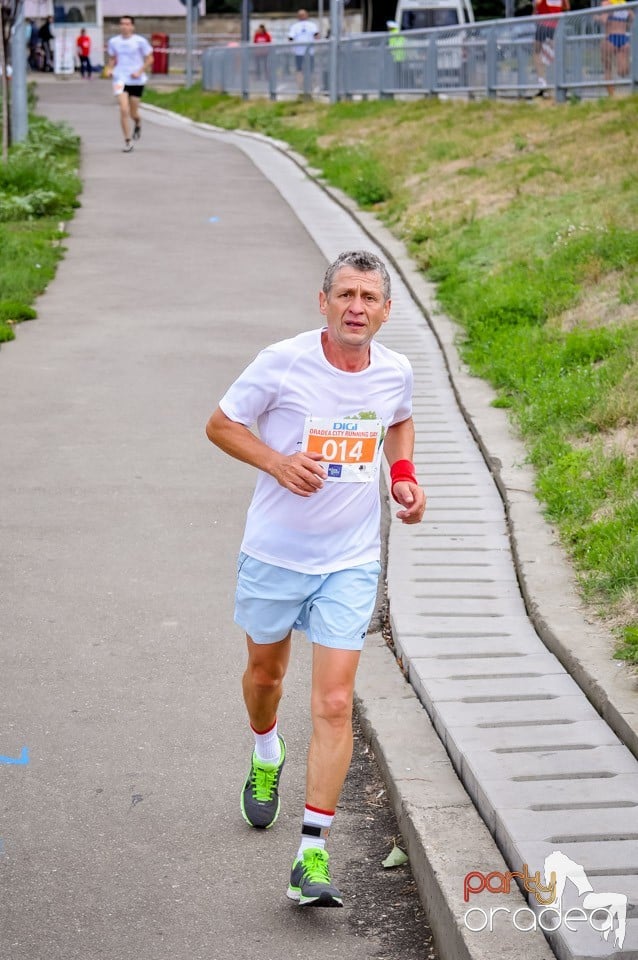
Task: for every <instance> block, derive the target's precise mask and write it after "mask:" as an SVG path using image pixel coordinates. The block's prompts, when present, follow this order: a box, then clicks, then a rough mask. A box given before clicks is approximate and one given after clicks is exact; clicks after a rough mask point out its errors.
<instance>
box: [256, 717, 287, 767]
mask: <svg viewBox="0 0 638 960" xmlns="http://www.w3.org/2000/svg"><path fill="white" fill-rule="evenodd" d="M250 729H251V730H252V732H253V734H254V736H255V754H256V756H257V759H258V760H261V761H263V762H264V763H279V761H280V760H281V744H280V742H279V734H278V733H277V720H276V719H275V722H274V723H273V725H272V727H269V728H268V730H255V728H254V727H253V725H252V723H251V725H250Z"/></svg>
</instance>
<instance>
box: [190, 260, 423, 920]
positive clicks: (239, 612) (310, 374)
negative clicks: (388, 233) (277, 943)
mask: <svg viewBox="0 0 638 960" xmlns="http://www.w3.org/2000/svg"><path fill="white" fill-rule="evenodd" d="M390 308H391V299H390V277H389V274H388V270H387V267H386V266H385V264H384V263H383V261H382V260H381V259H380V258H379V257H377V256H376V255H375V254H373V253H370V252H368V251H365V250H356V251H347V252H345V253H342V254H340V256H339V257H337V259H336V260H335V261H334V263H332V264H331V265H330V266H329V267H328V270H327V271H326V274H325V277H324V280H323V285H322V289H321V292H320V294H319V312H320V313H321V314H322V316H323V317H324V320H325V326H323V327H320V328H318V327H316V328H315V329H313V330H308V331H306V332H303V333H301V334H298V335H297V336H296V337H293V338H291V339H289V340H283V341H280V342H279V343H275V344H272V345H271V346H269V347H267V348H266V349H264V350H262V351H261V353H260V354H259V355H258V356H257V357H256V358H255V359H254V360H253V362H252V363H251V364H250V365H249V366H248V367H247V368H246V369H245V370H244V371H243V373H241V374H240V375H239V377H238V378H237V379H236V380H235V382H234V383H233V384H232V385H231V386H230V387H229V389H228V390H227V391H226V393H225V394H224V396H223V397H222V399H221V400H220V401H219V406H218V407H217V409H216V410H215V412H214V413H213V414H212V416H211V417H210V419H209V421H208V424H207V426H206V434H207V436H208V438H209V440H211V441H212V443H214V444H215V445H216V446H218V447H219V448H220V449H221V450H223V451H224V452H225V453H227V454H229V455H230V456H231V457H234V458H236V459H237V460H240V461H242V462H244V463H248V464H251V465H252V466H253V467H255V468H256V469H257V483H256V487H255V493H254V496H253V499H252V502H251V505H250V507H249V509H248V516H247V519H246V527H245V531H244V537H243V541H242V544H241V548H240V549H241V552H240V554H239V560H238V565H237V566H238V574H237V591H236V595H235V622H236V623H237V624H238V625H239V626H240V627H241V628H242V629H243V630H244V631H245V632H246V645H247V659H248V662H247V666H246V670H245V672H244V675H243V694H244V702H245V705H246V711H247V714H248V721H249V723H250V730H251V740H252V742H253V749H252V753H251V760H250V767H249V772H248V776H247V778H246V781H245V783H244V785H243V788H242V790H241V798H240V806H241V812H242V816H243V817H244V819H245V820H246V821H247V823H248V824H249V825H250V826H251V827H255V828H257V829H261V830H267V829H269V828H270V827H272V826H273V825H274V823H275V821H276V820H277V818H278V815H279V808H280V798H279V781H280V777H281V773H282V769H283V766H284V762H285V759H286V744H285V742H284V739H283V737H282V736H281V734H280V733H279V732H278V725H277V710H278V706H279V702H280V699H281V696H282V692H283V680H284V676H285V674H286V670H287V667H288V662H289V659H290V654H291V645H292V631H293V629H297V630H303V631H304V632H305V633H306V635H307V637H308V639H309V641H310V642H311V643H312V676H311V697H310V712H311V717H312V735H311V738H310V745H309V749H308V752H307V760H306V793H305V808H304V814H303V821H302V824H301V837H300V843H299V848H298V851H297V854H296V856H295V858H294V860H293V864H292V870H291V874H290V882H289V885H288V891H287V895H288V897H289V898H290V899H291V900H294V901H296V902H297V903H298V904H299V905H300V906H302V907H308V906H316V907H341V906H343V897H342V895H341V893H340V891H339V889H338V887H336V886H335V884H334V883H333V882H332V878H331V875H330V868H329V855H328V853H327V851H326V849H325V847H326V839H327V836H328V833H329V831H330V827H331V825H332V820H333V818H334V816H335V810H336V807H337V802H338V800H339V796H340V794H341V789H342V786H343V783H344V780H345V777H346V773H347V771H348V767H349V766H350V760H351V757H352V706H353V695H354V681H355V675H356V672H357V667H358V664H359V658H360V655H361V650H362V648H363V646H364V642H365V638H366V633H367V630H368V623H369V621H370V617H371V616H372V613H373V610H374V605H375V600H376V594H377V581H378V577H379V572H380V570H381V567H380V563H379V554H380V529H379V528H380V517H381V505H380V498H379V472H380V465H381V464H380V461H381V458H382V456H383V455H385V458H386V459H387V461H388V464H389V465H390V476H391V481H392V482H391V494H392V497H393V498H394V500H395V501H396V503H397V504H398V506H399V508H400V509H399V510H398V512H397V514H396V515H397V517H398V518H399V519H400V520H401V521H402V522H403V523H404V524H416V523H419V522H420V521H421V519H422V517H423V512H424V510H425V493H424V491H423V489H422V487H421V486H419V483H418V481H417V478H416V472H415V467H414V464H413V462H412V458H413V451H414V422H413V419H412V381H413V375H412V368H411V366H410V363H409V361H408V359H407V358H406V357H405V356H403V355H402V354H399V353H396V352H394V351H392V350H389V349H388V348H387V347H385V346H382V345H381V344H379V343H377V341H376V340H375V336H376V334H377V333H378V331H379V330H380V328H381V327H382V325H383V324H384V323H385V322H386V320H387V319H388V317H389V314H390ZM254 424H257V427H258V430H259V434H258V435H256V434H255V433H253V432H252V429H251V428H252V426H253V425H254ZM220 735H222V736H223V731H220Z"/></svg>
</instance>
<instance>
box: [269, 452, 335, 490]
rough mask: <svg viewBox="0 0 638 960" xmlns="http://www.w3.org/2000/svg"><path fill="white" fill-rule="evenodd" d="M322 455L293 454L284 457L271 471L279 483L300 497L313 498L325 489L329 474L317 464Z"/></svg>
mask: <svg viewBox="0 0 638 960" xmlns="http://www.w3.org/2000/svg"><path fill="white" fill-rule="evenodd" d="M321 459H322V456H321V454H320V453H293V455H292V456H290V457H282V458H281V460H280V461H279V462H278V463H277V464H276V466H275V467H274V469H273V470H272V471H271V474H272V476H273V477H274V478H275V480H276V481H277V483H279V484H280V485H281V486H282V487H285V488H286V490H290V492H291V493H296V494H297V496H299V497H311V496H312V494H313V493H316V492H317V490H320V489H321V488H322V487H323V481H324V480H325V478H326V476H327V474H326V471H325V470H324V468H323V467H322V466H320V464H319V463H318V462H317V461H318V460H321Z"/></svg>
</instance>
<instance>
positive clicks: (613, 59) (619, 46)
mask: <svg viewBox="0 0 638 960" xmlns="http://www.w3.org/2000/svg"><path fill="white" fill-rule="evenodd" d="M624 3H625V0H603V2H602V3H601V6H602V7H611V9H610V11H609V13H603V14H599V15H598V16H597V18H596V19H597V20H601V21H602V22H603V23H604V25H605V36H604V37H603V40H602V44H601V56H602V61H603V69H604V71H605V83H606V85H607V92H608V94H609V96H610V97H613V95H614V84H613V82H612V81H613V78H614V67H616V71H617V73H618V76H619V77H627V76H628V75H629V52H630V50H631V44H630V40H631V25H632V23H633V19H634V12H633V10H630V9H627V8H626V7H625V6H624Z"/></svg>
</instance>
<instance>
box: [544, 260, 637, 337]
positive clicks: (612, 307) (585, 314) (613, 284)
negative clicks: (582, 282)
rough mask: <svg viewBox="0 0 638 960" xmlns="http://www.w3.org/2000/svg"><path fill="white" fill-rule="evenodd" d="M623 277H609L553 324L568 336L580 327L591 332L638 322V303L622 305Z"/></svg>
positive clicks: (611, 275)
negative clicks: (637, 309) (637, 310)
mask: <svg viewBox="0 0 638 960" xmlns="http://www.w3.org/2000/svg"><path fill="white" fill-rule="evenodd" d="M622 282H623V277H622V276H621V275H620V274H617V273H614V274H608V275H607V276H605V277H602V278H601V279H600V281H599V282H598V283H597V284H596V285H595V286H592V287H589V288H588V289H587V290H585V291H583V298H582V300H581V302H580V303H578V304H577V305H576V306H575V307H571V308H570V309H569V310H565V312H564V313H561V314H560V316H558V317H556V319H555V320H553V321H552V325H553V326H556V327H558V329H559V330H563V331H564V332H566V333H568V332H569V331H571V330H575V329H576V328H577V327H584V328H585V329H588V330H591V329H593V328H595V327H611V326H614V327H619V326H623V325H624V324H628V323H629V322H630V321H635V318H636V304H635V303H629V304H625V303H621V302H620V288H621V285H622Z"/></svg>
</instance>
